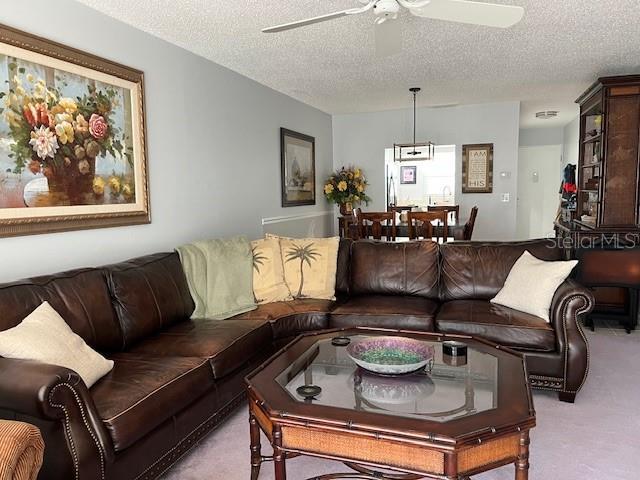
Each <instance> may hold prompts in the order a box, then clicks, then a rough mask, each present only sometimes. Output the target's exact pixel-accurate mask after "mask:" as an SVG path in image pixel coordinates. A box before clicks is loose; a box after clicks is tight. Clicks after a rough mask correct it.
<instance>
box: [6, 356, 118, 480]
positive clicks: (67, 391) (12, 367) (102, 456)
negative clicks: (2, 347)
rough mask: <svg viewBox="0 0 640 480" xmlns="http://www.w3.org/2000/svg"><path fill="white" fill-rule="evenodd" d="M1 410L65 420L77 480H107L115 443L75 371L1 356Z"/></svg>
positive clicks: (67, 440) (42, 418) (48, 419)
mask: <svg viewBox="0 0 640 480" xmlns="http://www.w3.org/2000/svg"><path fill="white" fill-rule="evenodd" d="M0 409H2V410H8V411H11V412H14V413H16V414H17V415H20V416H22V415H26V416H29V417H33V418H37V419H41V420H46V421H59V422H62V424H63V425H62V426H63V430H64V432H65V440H66V443H67V448H68V450H69V454H70V456H71V460H72V462H73V466H74V469H75V470H76V476H75V478H77V479H79V480H82V479H84V478H87V479H94V478H97V479H100V478H104V476H105V468H106V465H107V463H110V462H112V461H113V457H114V450H113V443H112V441H111V437H110V436H109V433H108V432H107V431H106V429H105V427H104V425H103V424H102V420H101V419H100V416H99V415H98V412H97V410H96V407H95V405H94V403H93V399H92V398H91V394H90V393H89V390H88V389H87V387H86V385H85V384H84V382H83V381H82V379H81V378H80V377H79V375H78V374H77V373H76V372H74V371H72V370H69V369H68V368H64V367H60V366H57V365H49V364H45V363H41V362H35V361H29V360H16V359H10V358H2V357H0ZM46 440H47V439H46V438H45V443H46ZM57 440H58V441H61V440H62V439H57Z"/></svg>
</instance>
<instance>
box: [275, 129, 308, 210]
mask: <svg viewBox="0 0 640 480" xmlns="http://www.w3.org/2000/svg"><path fill="white" fill-rule="evenodd" d="M296 147H297V151H298V154H299V155H301V157H300V158H296V156H295V155H294V156H293V158H290V155H291V154H292V149H296ZM305 150H309V151H310V152H309V154H310V158H306V155H307V152H306V151H305ZM300 163H302V165H300ZM280 182H281V192H282V206H283V207H297V206H300V205H315V204H316V139H315V138H314V137H312V136H310V135H305V134H303V133H299V132H294V131H293V130H288V129H286V128H281V129H280Z"/></svg>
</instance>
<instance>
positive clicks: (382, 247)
mask: <svg viewBox="0 0 640 480" xmlns="http://www.w3.org/2000/svg"><path fill="white" fill-rule="evenodd" d="M525 249H527V250H529V251H530V252H531V253H532V254H534V255H535V256H537V257H539V258H543V259H547V260H557V259H560V258H561V252H560V251H559V250H557V249H556V248H553V246H552V245H551V244H550V243H548V242H546V241H532V242H522V243H508V244H481V243H452V244H447V245H443V246H438V245H437V244H434V243H431V242H413V243H376V242H370V241H358V242H355V243H353V244H352V243H351V242H350V241H347V240H345V241H342V242H341V244H340V253H339V258H338V264H339V265H338V267H339V268H338V276H337V297H338V300H337V301H336V302H331V301H324V300H296V301H292V302H281V303H273V304H267V305H263V306H261V307H260V308H258V309H257V310H255V311H252V312H249V313H246V314H243V315H240V316H238V317H235V318H233V319H229V320H223V321H215V320H207V319H198V320H189V316H190V315H191V313H192V311H193V303H192V300H191V297H190V295H189V290H188V287H187V284H186V280H185V277H184V273H183V271H182V268H181V265H180V261H179V259H178V257H177V255H176V254H175V253H161V254H155V255H150V256H146V257H142V258H138V259H134V260H131V261H128V262H124V263H121V264H118V265H113V266H107V267H103V268H91V269H81V270H74V271H70V272H66V273H61V274H57V275H51V276H47V277H40V278H34V279H29V280H24V281H19V282H14V283H10V284H4V285H0V312H2V315H0V329H7V328H11V327H13V326H15V325H17V324H18V323H19V322H20V321H21V320H22V319H23V318H24V317H25V316H26V315H28V314H29V313H30V312H31V311H33V310H34V309H35V308H36V307H37V306H38V305H40V303H41V302H43V301H45V300H46V301H48V302H49V303H50V304H51V305H52V306H53V307H54V308H55V309H56V310H57V311H58V312H59V313H60V314H61V315H62V317H63V318H65V320H66V321H67V322H68V323H69V325H70V326H71V328H72V329H73V330H74V331H75V332H76V333H77V334H79V335H80V336H82V337H83V338H84V339H85V341H86V342H87V343H88V344H89V345H91V346H92V347H93V348H95V349H97V350H99V351H100V352H101V353H103V354H104V355H105V356H107V357H108V358H110V359H112V360H114V362H115V367H114V369H113V371H112V372H111V373H109V374H108V375H107V376H105V377H104V378H103V379H101V380H100V381H98V382H97V383H96V384H95V385H94V386H93V387H92V388H91V389H90V390H89V389H87V388H86V386H85V385H84V383H83V382H82V381H81V380H80V379H79V377H78V375H77V374H76V373H74V372H72V371H70V370H67V369H65V368H61V367H57V366H53V365H45V364H41V363H37V362H29V361H22V360H11V359H6V358H0V418H7V419H16V420H23V421H27V422H30V423H33V424H35V425H37V426H38V427H40V429H41V431H42V433H43V436H44V438H45V443H46V449H45V463H44V467H43V469H42V471H41V476H40V478H43V479H54V478H55V479H65V480H66V479H81V480H82V479H103V478H108V479H118V480H122V479H133V478H155V477H157V476H158V475H159V474H161V473H162V472H163V471H164V470H166V469H167V468H168V467H169V466H170V465H171V464H172V463H174V462H175V461H176V460H177V459H178V458H179V457H180V456H181V455H182V454H184V453H185V452H186V451H187V450H189V449H190V448H191V447H192V446H193V445H194V444H195V443H196V442H198V440H200V439H201V438H202V437H203V436H204V435H205V434H206V433H207V432H209V431H210V430H211V429H213V428H214V427H215V426H217V425H218V424H219V423H220V422H221V421H222V420H223V419H224V418H225V417H226V416H227V415H228V414H229V413H230V412H232V411H233V410H234V409H235V408H236V407H237V406H238V405H239V404H240V403H241V402H242V400H243V396H244V387H243V378H244V376H245V375H246V374H247V373H248V372H249V371H251V370H252V369H253V368H255V367H256V366H257V365H258V364H259V363H260V362H262V361H263V360H264V359H266V358H267V357H268V356H269V355H270V354H272V353H273V352H274V351H275V349H276V348H277V347H278V346H280V345H282V344H284V343H286V342H287V341H288V340H289V339H290V338H292V337H294V336H295V335H297V334H299V333H301V332H304V331H309V330H319V329H325V328H335V327H348V326H353V325H367V326H380V327H386V328H392V329H418V330H439V331H443V332H456V333H470V334H474V335H480V336H483V337H485V338H487V339H489V340H492V341H494V342H496V343H500V344H503V345H507V346H510V347H513V348H515V349H518V350H520V351H522V352H524V353H525V355H526V357H527V364H528V369H529V372H530V374H531V375H530V378H531V382H532V384H533V386H534V387H539V388H545V389H551V390H557V391H558V392H559V393H560V398H561V399H563V400H567V401H573V398H574V397H575V394H576V392H577V391H578V390H579V389H580V387H581V386H582V384H583V382H584V379H585V377H586V373H587V368H588V352H587V343H586V340H585V337H584V335H583V333H582V330H581V328H580V326H579V324H578V318H579V317H580V316H582V315H584V314H587V313H588V312H589V311H590V310H591V308H592V305H593V300H592V296H591V294H590V293H589V292H588V291H587V290H585V289H584V288H582V287H580V286H579V285H577V284H576V283H574V282H573V281H570V280H569V281H567V282H565V283H564V284H563V285H562V286H561V287H560V289H559V290H558V291H557V293H556V295H555V298H554V300H553V305H552V309H551V310H552V312H551V318H552V321H551V323H550V324H548V323H547V322H545V321H544V320H542V319H539V318H537V317H533V316H531V315H527V314H524V313H521V312H517V311H514V310H510V309H508V308H503V307H499V306H495V305H492V304H490V303H489V302H488V299H489V298H491V297H492V296H493V295H495V293H496V292H497V291H498V290H499V289H500V288H501V286H502V284H503V283H504V280H505V278H506V276H507V274H508V272H509V270H510V268H511V266H512V265H513V263H514V262H515V261H516V259H517V258H518V257H519V256H520V255H521V254H522V252H523V251H524V250H525ZM532 281H535V279H532ZM523 295H526V292H523ZM211 460H212V468H214V463H215V460H216V459H214V458H212V459H211Z"/></svg>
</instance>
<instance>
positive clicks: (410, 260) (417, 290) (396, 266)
mask: <svg viewBox="0 0 640 480" xmlns="http://www.w3.org/2000/svg"><path fill="white" fill-rule="evenodd" d="M438 276H439V271H438V244H437V243H434V242H424V241H422V242H398V243H390V242H376V241H371V240H358V241H356V242H354V243H353V246H352V247H351V292H350V293H351V294H353V295H414V296H420V297H426V298H433V299H437V298H438Z"/></svg>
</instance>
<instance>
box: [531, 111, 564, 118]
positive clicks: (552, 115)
mask: <svg viewBox="0 0 640 480" xmlns="http://www.w3.org/2000/svg"><path fill="white" fill-rule="evenodd" d="M558 113H559V112H558V111H557V110H545V111H543V112H536V118H539V119H541V120H549V119H550V118H555V117H557V116H558Z"/></svg>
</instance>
